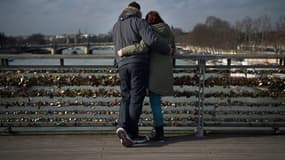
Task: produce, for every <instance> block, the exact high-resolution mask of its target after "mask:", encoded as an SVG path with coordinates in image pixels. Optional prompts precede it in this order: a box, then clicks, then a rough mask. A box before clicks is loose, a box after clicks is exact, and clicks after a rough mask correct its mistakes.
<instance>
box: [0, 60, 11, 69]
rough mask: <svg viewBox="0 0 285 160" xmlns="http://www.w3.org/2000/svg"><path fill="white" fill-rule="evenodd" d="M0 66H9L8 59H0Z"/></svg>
mask: <svg viewBox="0 0 285 160" xmlns="http://www.w3.org/2000/svg"><path fill="white" fill-rule="evenodd" d="M1 66H3V67H7V66H9V61H8V59H1Z"/></svg>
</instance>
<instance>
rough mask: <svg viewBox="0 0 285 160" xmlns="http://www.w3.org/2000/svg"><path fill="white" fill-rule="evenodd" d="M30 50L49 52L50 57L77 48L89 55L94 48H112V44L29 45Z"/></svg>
mask: <svg viewBox="0 0 285 160" xmlns="http://www.w3.org/2000/svg"><path fill="white" fill-rule="evenodd" d="M29 47H30V48H34V49H45V50H48V51H50V53H51V54H52V55H54V54H61V53H62V51H63V50H64V49H68V48H79V49H81V50H82V51H83V53H84V54H89V53H91V52H92V50H93V49H96V48H114V43H112V42H110V43H74V44H63V43H61V44H56V43H55V44H45V45H31V46H29Z"/></svg>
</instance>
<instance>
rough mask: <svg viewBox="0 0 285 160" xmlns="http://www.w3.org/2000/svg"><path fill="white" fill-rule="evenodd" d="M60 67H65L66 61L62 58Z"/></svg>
mask: <svg viewBox="0 0 285 160" xmlns="http://www.w3.org/2000/svg"><path fill="white" fill-rule="evenodd" d="M60 66H61V67H63V66H64V59H63V58H60Z"/></svg>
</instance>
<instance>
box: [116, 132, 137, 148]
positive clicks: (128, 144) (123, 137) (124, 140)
mask: <svg viewBox="0 0 285 160" xmlns="http://www.w3.org/2000/svg"><path fill="white" fill-rule="evenodd" d="M116 133H117V135H118V137H119V138H120V140H121V143H122V145H123V146H125V147H131V146H133V145H134V142H133V140H132V139H131V138H130V137H129V135H128V134H127V132H126V131H125V129H124V128H118V129H117V130H116Z"/></svg>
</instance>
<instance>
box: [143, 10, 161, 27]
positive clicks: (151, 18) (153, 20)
mask: <svg viewBox="0 0 285 160" xmlns="http://www.w3.org/2000/svg"><path fill="white" fill-rule="evenodd" d="M145 19H146V21H147V22H148V24H150V25H152V24H157V23H164V21H163V20H162V18H161V17H160V15H159V14H158V12H156V11H150V12H148V13H147V15H146V16H145Z"/></svg>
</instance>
